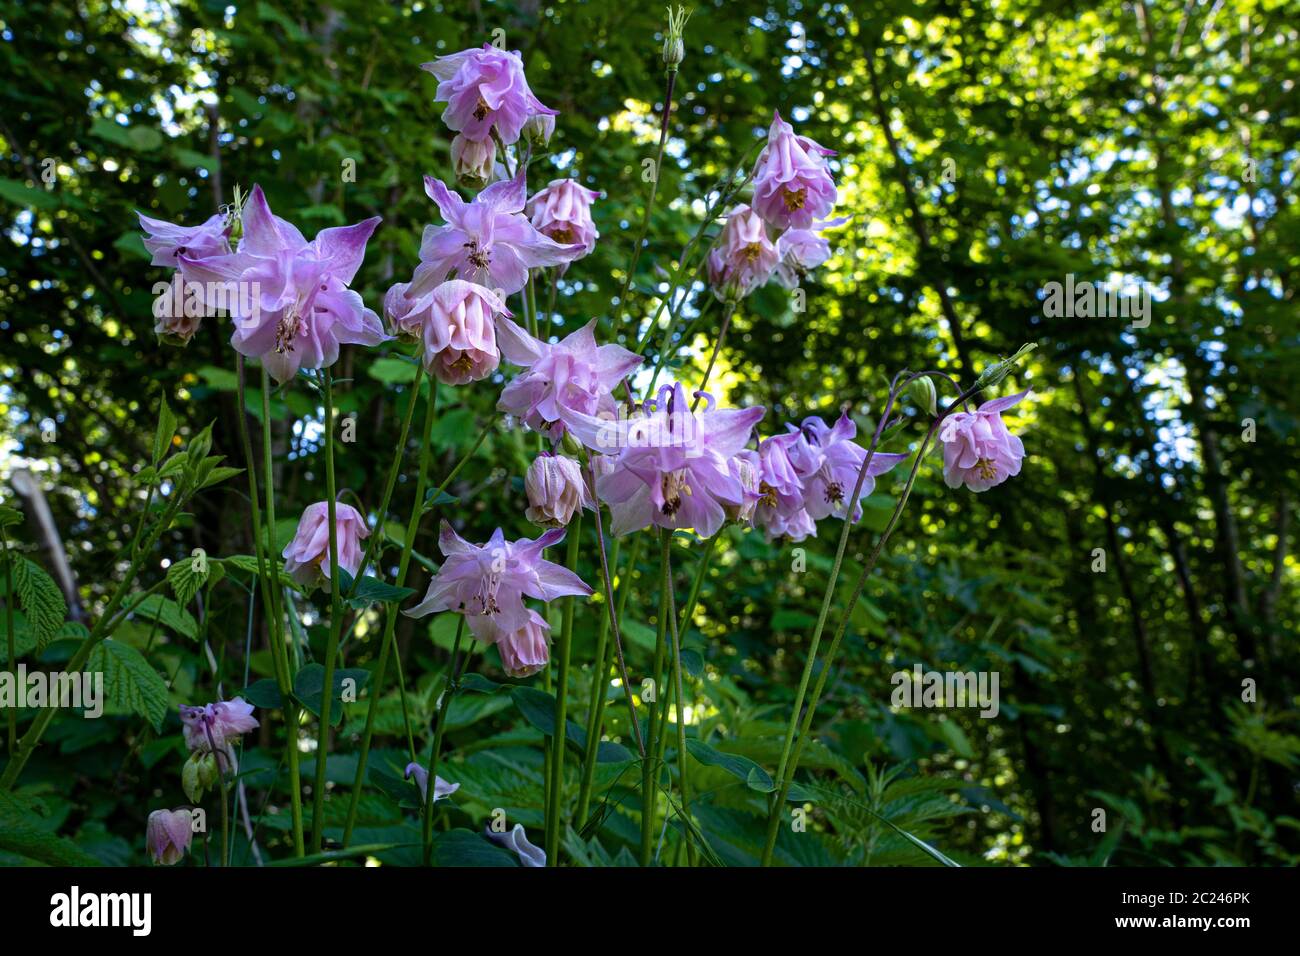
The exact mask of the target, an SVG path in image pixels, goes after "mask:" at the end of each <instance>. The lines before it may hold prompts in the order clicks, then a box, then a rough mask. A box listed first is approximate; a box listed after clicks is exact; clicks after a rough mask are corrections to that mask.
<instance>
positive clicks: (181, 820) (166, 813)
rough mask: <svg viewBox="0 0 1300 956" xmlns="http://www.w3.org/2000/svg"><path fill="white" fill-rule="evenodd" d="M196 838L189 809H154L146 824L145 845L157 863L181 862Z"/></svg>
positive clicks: (167, 864) (168, 864)
mask: <svg viewBox="0 0 1300 956" xmlns="http://www.w3.org/2000/svg"><path fill="white" fill-rule="evenodd" d="M192 839H194V825H193V822H192V818H191V816H190V811H188V810H154V811H153V812H152V813H150V814H149V820H148V822H147V823H146V824H145V837H144V845H145V849H146V850H147V851H148V853H149V855H150V856H151V857H153V861H154V862H155V863H161V864H163V866H171V865H172V864H173V863H179V862H180V861H181V858H182V857H184V856H185V854H186V853H187V852H188V851H189V848H190V841H191V840H192Z"/></svg>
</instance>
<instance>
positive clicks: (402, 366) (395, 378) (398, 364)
mask: <svg viewBox="0 0 1300 956" xmlns="http://www.w3.org/2000/svg"><path fill="white" fill-rule="evenodd" d="M366 371H367V372H368V373H369V374H370V377H371V378H374V379H378V380H379V381H381V382H383V383H384V384H385V385H399V384H403V383H406V382H414V381H415V363H414V362H408V361H407V360H406V359H400V358H393V357H391V356H390V357H388V358H381V359H376V360H375V361H374V362H372V363H370V368H369V369H367V370H366Z"/></svg>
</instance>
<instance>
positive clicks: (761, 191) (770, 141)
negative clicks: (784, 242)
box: [753, 111, 836, 229]
mask: <svg viewBox="0 0 1300 956" xmlns="http://www.w3.org/2000/svg"><path fill="white" fill-rule="evenodd" d="M834 155H835V154H834V152H833V151H831V150H829V149H825V148H824V147H822V146H819V145H818V144H817V143H815V142H813V141H812V140H811V139H809V138H808V137H806V136H796V135H795V133H794V127H792V126H791V125H790V124H789V123H787V122H786V121H785V120H783V119H781V114H780V113H779V112H775V111H774V112H773V114H772V127H771V129H770V130H769V131H768V134H767V145H766V146H764V147H763V151H762V152H761V153H760V154H759V156H758V163H757V165H756V166H755V170H754V203H753V205H754V211H755V212H757V213H758V214H759V215H760V216H762V217H763V219H764V220H766V221H767V222H769V223H771V225H772V226H773V227H774V228H776V229H808V228H810V227H811V226H812V224H813V220H816V219H823V218H825V217H826V216H829V215H830V212H831V210H832V209H833V208H834V207H835V199H836V192H835V180H834V179H832V178H831V174H830V170H829V169H827V168H826V160H825V159H824V158H823V157H824V156H834Z"/></svg>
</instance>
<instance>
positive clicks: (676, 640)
mask: <svg viewBox="0 0 1300 956" xmlns="http://www.w3.org/2000/svg"><path fill="white" fill-rule="evenodd" d="M717 537H718V536H717V535H716V534H715V535H714V536H713V537H712V538H710V539H709V541H710V543H712V542H713V541H716V540H717ZM707 560H708V558H707V555H706V556H705V557H704V558H702V559H701V560H700V566H701V567H703V566H704V565H705V564H706V563H707ZM668 562H669V563H668V568H667V573H666V574H665V582H664V583H665V587H666V590H667V593H668V630H669V634H670V636H671V637H672V641H673V696H674V697H675V699H676V701H677V785H678V787H679V789H680V790H681V792H682V828H683V833H682V839H683V840H684V841H685V843H686V862H687V864H688V865H689V866H694V865H695V842H694V841H693V840H690V839H688V838H687V836H686V834H687V833H688V832H689V831H690V830H691V788H690V782H689V780H688V779H687V776H686V704H685V701H686V698H685V696H684V693H683V689H682V643H681V638H680V635H679V634H678V630H677V607H676V602H675V601H674V600H673V589H672V580H673V569H672V557H671V556H670V557H669V558H668ZM665 736H666V735H665Z"/></svg>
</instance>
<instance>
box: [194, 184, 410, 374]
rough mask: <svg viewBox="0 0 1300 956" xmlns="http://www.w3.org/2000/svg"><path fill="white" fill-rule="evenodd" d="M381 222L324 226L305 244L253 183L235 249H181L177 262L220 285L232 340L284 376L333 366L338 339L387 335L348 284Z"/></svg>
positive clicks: (375, 339)
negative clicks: (204, 252) (217, 252)
mask: <svg viewBox="0 0 1300 956" xmlns="http://www.w3.org/2000/svg"><path fill="white" fill-rule="evenodd" d="M379 222H380V219H379V217H378V216H375V217H373V218H371V219H366V220H364V221H362V222H359V223H357V224H356V225H355V226H339V227H335V228H331V229H322V230H321V231H320V232H319V233H317V235H316V238H315V239H313V240H312V241H311V242H308V241H307V240H306V239H305V238H303V235H302V233H301V232H299V231H298V230H297V229H296V228H294V226H293V225H292V224H290V223H289V222H287V221H285V220H284V219H281V218H280V217H279V216H276V215H274V214H272V212H271V207H270V206H269V205H267V202H266V197H265V196H264V195H263V194H262V187H260V186H254V187H253V191H252V192H251V193H250V194H249V196H248V202H247V203H246V204H245V205H244V212H243V223H244V234H243V236H242V237H241V238H240V240H239V248H238V249H237V250H236V251H235V252H234V253H233V254H231V255H221V256H210V257H208V258H205V259H197V258H193V257H191V256H188V255H181V256H180V257H179V258H180V262H181V268H182V271H184V273H185V278H186V279H187V280H193V281H199V282H205V283H209V284H211V285H217V286H221V287H222V289H224V290H226V292H225V294H224V297H225V298H226V299H227V302H225V303H224V304H225V305H227V306H228V307H229V308H230V311H231V313H232V315H233V316H234V319H235V333H234V335H232V336H231V339H230V344H231V345H233V346H234V347H235V350H236V351H237V352H239V353H240V354H242V355H246V356H249V357H250V358H258V359H260V360H261V361H262V365H263V366H264V367H265V368H266V370H267V371H268V372H269V373H270V374H271V377H272V378H274V379H275V380H276V381H277V382H286V381H288V380H289V379H291V378H293V377H294V376H295V375H296V374H298V370H299V369H300V368H306V369H315V368H324V367H326V366H329V365H333V364H334V363H335V362H336V361H338V357H339V346H340V345H344V344H353V345H378V344H379V343H380V342H383V341H385V340H386V339H387V338H388V336H386V335H384V329H383V325H382V324H381V323H380V321H379V316H377V315H376V314H375V313H374V312H373V311H371V310H370V309H367V308H366V307H365V305H364V303H363V302H362V301H361V295H360V294H359V293H357V292H354V291H352V290H351V289H349V288H348V286H349V285H350V284H351V282H352V279H353V277H355V276H356V274H357V269H359V268H360V267H361V260H362V258H363V257H364V256H365V252H366V242H367V241H368V240H369V239H370V234H371V233H372V232H374V231H375V226H377V225H378V224H379ZM212 304H213V303H212V302H211V301H209V305H212Z"/></svg>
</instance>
